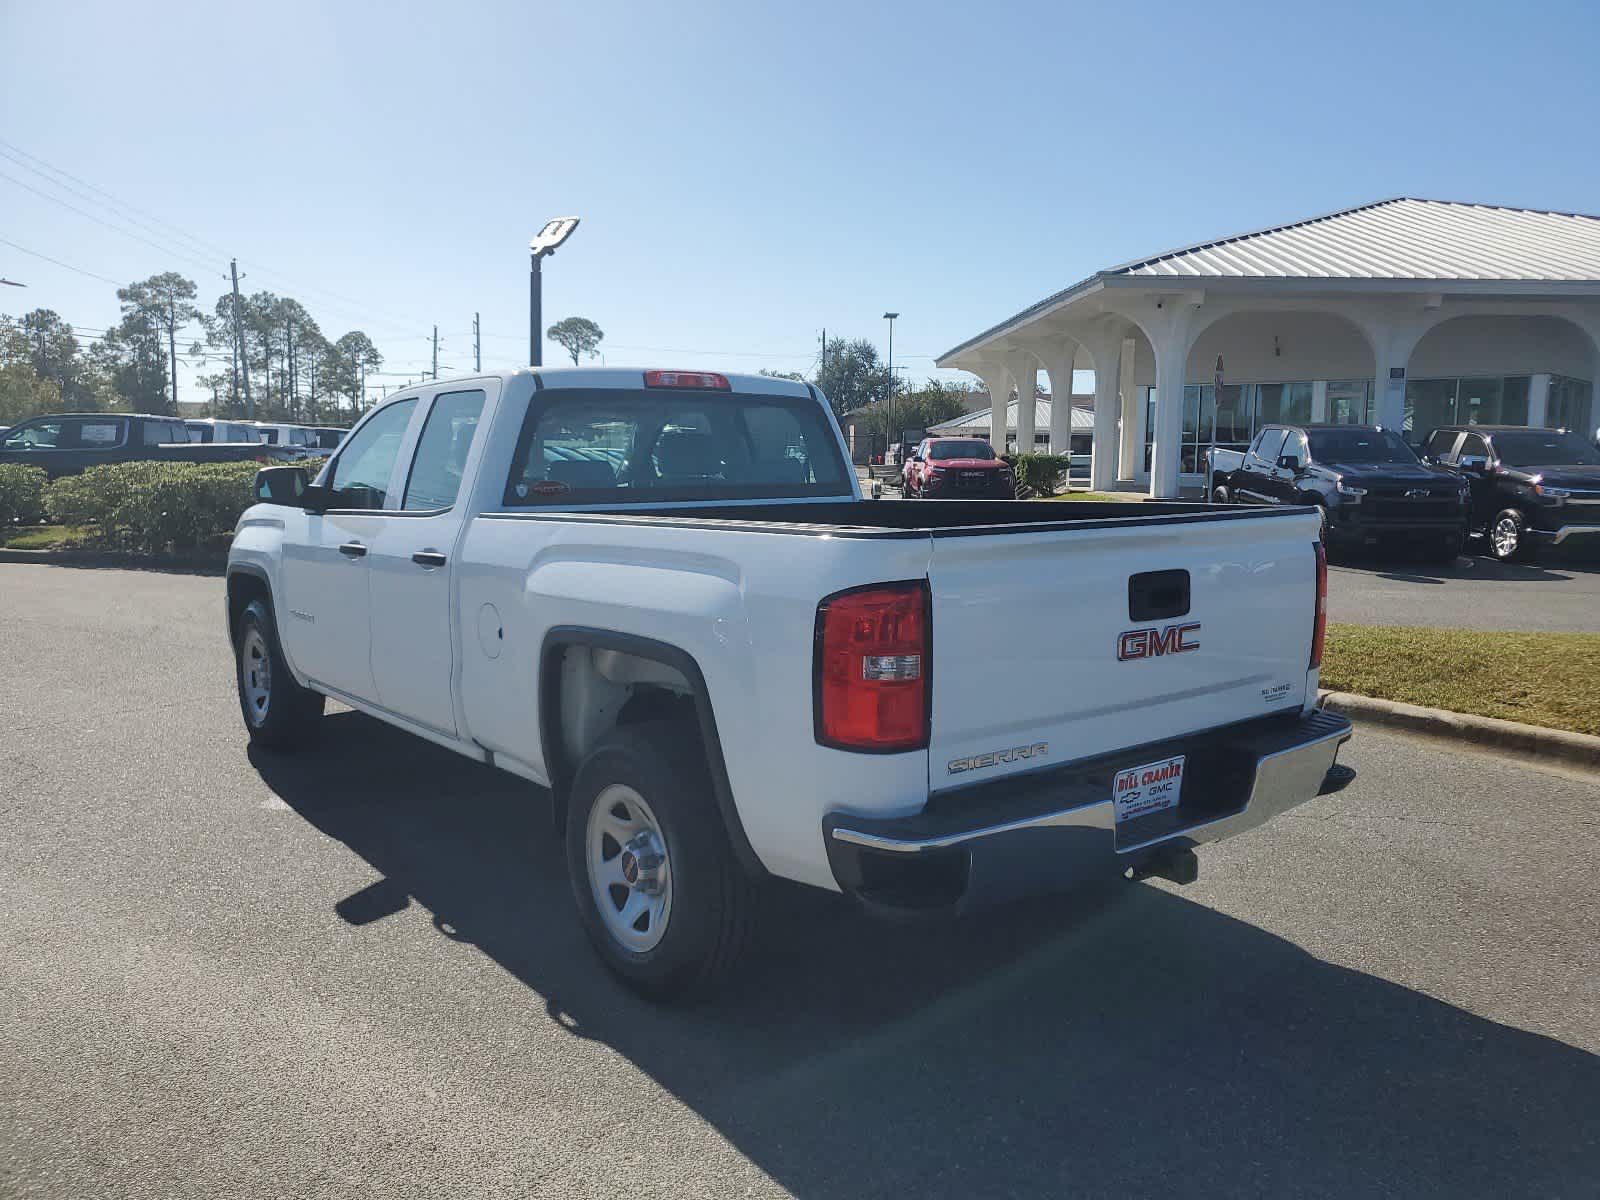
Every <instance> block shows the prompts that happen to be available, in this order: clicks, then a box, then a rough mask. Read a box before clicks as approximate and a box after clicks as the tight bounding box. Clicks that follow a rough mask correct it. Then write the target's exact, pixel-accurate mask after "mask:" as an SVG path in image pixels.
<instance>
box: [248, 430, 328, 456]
mask: <svg viewBox="0 0 1600 1200" xmlns="http://www.w3.org/2000/svg"><path fill="white" fill-rule="evenodd" d="M255 427H256V430H257V431H258V432H259V433H260V434H261V440H262V441H263V442H265V443H266V444H267V445H269V446H277V447H278V448H279V449H280V450H282V451H284V452H285V454H286V456H287V457H289V458H311V457H313V456H316V455H320V454H321V453H322V443H321V441H320V440H319V439H318V437H317V431H316V430H315V429H311V428H308V427H307V426H305V425H287V424H281V423H272V422H268V421H257V422H255Z"/></svg>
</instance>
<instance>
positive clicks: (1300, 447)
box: [1206, 425, 1468, 559]
mask: <svg viewBox="0 0 1600 1200" xmlns="http://www.w3.org/2000/svg"><path fill="white" fill-rule="evenodd" d="M1206 464H1207V476H1208V479H1207V484H1206V490H1207V492H1208V493H1209V495H1210V497H1211V499H1212V500H1213V501H1214V502H1216V503H1219V504H1231V503H1240V504H1314V505H1316V506H1317V508H1318V510H1319V511H1320V512H1321V513H1322V539H1323V541H1324V542H1325V543H1326V544H1327V545H1328V547H1329V548H1330V549H1333V548H1335V547H1339V546H1357V545H1373V544H1376V543H1377V542H1379V541H1389V540H1394V541H1400V540H1404V541H1407V542H1409V543H1411V544H1413V545H1415V546H1417V547H1418V548H1419V549H1421V550H1423V551H1424V552H1426V553H1427V554H1428V556H1429V557H1436V558H1441V559H1452V558H1454V557H1455V556H1456V555H1457V554H1459V553H1461V548H1462V545H1463V544H1464V542H1465V539H1466V520H1467V497H1468V491H1467V486H1466V484H1465V483H1464V482H1463V481H1462V480H1461V479H1460V477H1459V476H1457V475H1456V474H1454V473H1453V472H1451V471H1446V470H1444V469H1443V468H1441V467H1436V466H1430V465H1428V464H1426V463H1424V462H1422V461H1421V460H1419V459H1418V458H1417V455H1416V453H1415V451H1413V450H1412V449H1411V447H1410V446H1408V445H1406V443H1405V439H1403V438H1402V437H1401V436H1400V435H1399V434H1397V433H1395V432H1393V431H1392V430H1388V429H1383V428H1380V427H1379V426H1376V425H1266V426H1263V427H1262V429H1261V432H1260V433H1258V434H1256V439H1255V441H1253V442H1251V443H1250V449H1248V450H1246V451H1245V452H1244V453H1242V454H1241V453H1240V452H1239V451H1237V450H1222V449H1217V450H1212V451H1210V453H1209V454H1208V455H1207V458H1206Z"/></svg>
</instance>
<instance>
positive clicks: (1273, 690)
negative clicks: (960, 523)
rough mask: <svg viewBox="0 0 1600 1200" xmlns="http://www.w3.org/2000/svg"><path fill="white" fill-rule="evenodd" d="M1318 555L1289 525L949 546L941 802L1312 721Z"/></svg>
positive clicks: (936, 621)
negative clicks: (1248, 725) (1145, 752)
mask: <svg viewBox="0 0 1600 1200" xmlns="http://www.w3.org/2000/svg"><path fill="white" fill-rule="evenodd" d="M1130 507H1131V506H1130ZM1133 512H1134V513H1136V512H1137V510H1136V509H1135V510H1133ZM1131 515H1133V513H1130V516H1131ZM1316 538H1317V520H1316V517H1315V515H1314V514H1312V513H1309V512H1299V511H1286V510H1276V511H1271V510H1269V511H1267V512H1263V513H1260V514H1256V513H1249V514H1242V513H1239V512H1237V511H1231V512H1230V511H1227V510H1224V511H1222V512H1219V513H1218V514H1216V515H1215V516H1210V515H1207V516H1202V517H1199V518H1192V517H1191V518H1172V519H1168V520H1163V521H1152V522H1150V523H1148V524H1146V523H1142V522H1138V521H1129V522H1126V523H1124V522H1120V521H1119V522H1116V523H1114V524H1112V523H1107V524H1105V525H1090V526H1080V527H1077V528H1071V527H1055V528H1047V529H1031V528H1027V527H1021V528H1017V529H1014V530H993V529H990V530H961V531H949V532H942V533H936V534H935V535H934V538H933V553H932V557H931V561H930V565H929V570H928V575H929V584H930V588H931V591H932V602H933V664H932V691H933V708H932V736H931V741H930V743H929V756H928V762H929V767H928V770H929V776H930V780H929V782H930V786H931V787H932V788H933V789H935V790H938V789H941V788H948V787H955V786H960V785H962V784H966V783H978V782H982V781H986V780H990V779H994V778H997V777H998V776H1001V775H1005V774H1011V773H1015V772H1020V771H1027V770H1036V769H1038V768H1040V767H1047V766H1055V765H1058V764H1060V763H1064V762H1070V761H1072V760H1074V759H1079V758H1084V757H1087V756H1090V755H1096V754H1103V753H1107V752H1109V751H1112V750H1118V749H1122V748H1124V747H1127V746H1134V745H1139V744H1142V743H1146V742H1153V741H1157V740H1160V739H1162V738H1168V737H1176V736H1180V735H1183V734H1190V733H1195V732H1197V731H1201V730H1205V729H1210V728H1214V727H1217V726H1220V725H1226V724H1230V723H1232V722H1235V721H1242V720H1247V719H1249V718H1252V717H1261V716H1265V715H1267V714H1269V713H1273V712H1282V711H1297V710H1298V709H1299V708H1300V707H1301V706H1302V704H1303V703H1304V701H1305V698H1306V692H1307V688H1308V686H1314V682H1311V681H1310V679H1309V678H1308V670H1307V668H1308V663H1309V659H1310V652H1311V639H1312V628H1313V624H1314V617H1315V612H1314V609H1315V603H1316V555H1315V550H1314V543H1315V541H1316ZM1185 575H1186V579H1185ZM1136 576H1137V577H1139V578H1138V579H1137V580H1135V581H1134V583H1133V584H1132V586H1131V587H1130V579H1131V578H1132V577H1136ZM1185 586H1186V587H1187V593H1188V594H1187V598H1186V603H1185V597H1184V596H1183V595H1182V594H1181V592H1182V590H1183V588H1184V587H1185Z"/></svg>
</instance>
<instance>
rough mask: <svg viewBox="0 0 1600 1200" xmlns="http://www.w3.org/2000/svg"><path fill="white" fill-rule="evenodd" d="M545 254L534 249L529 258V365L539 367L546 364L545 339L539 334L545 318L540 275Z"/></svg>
mask: <svg viewBox="0 0 1600 1200" xmlns="http://www.w3.org/2000/svg"><path fill="white" fill-rule="evenodd" d="M543 257H544V255H542V254H540V253H539V252H538V251H534V252H533V254H532V255H530V256H529V258H528V365H529V366H531V367H538V366H543V365H544V355H543V354H542V353H541V351H542V350H543V349H544V346H543V341H544V339H543V338H541V337H540V336H539V322H540V321H541V320H542V319H543V314H542V313H541V311H540V309H541V307H542V300H543V297H542V296H541V295H540V292H541V291H542V290H543V288H542V284H543V281H542V280H541V278H540V276H539V260H540V259H541V258H543Z"/></svg>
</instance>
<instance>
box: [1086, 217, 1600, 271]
mask: <svg viewBox="0 0 1600 1200" xmlns="http://www.w3.org/2000/svg"><path fill="white" fill-rule="evenodd" d="M1102 274H1105V275H1131V276H1152V277H1164V278H1181V279H1195V278H1223V279H1288V278H1294V279H1416V280H1440V281H1445V280H1459V279H1483V280H1503V279H1518V280H1563V281H1568V282H1589V281H1594V280H1600V218H1597V217H1589V216H1583V215H1581V214H1578V213H1559V212H1542V211H1539V210H1537V209H1529V208H1501V207H1499V206H1496V205H1492V204H1459V203H1456V202H1454V201H1447V200H1414V199H1411V198H1409V197H1403V198H1400V199H1395V200H1380V201H1378V202H1377V203H1376V204H1364V205H1362V206H1361V207H1359V208H1350V209H1345V210H1344V211H1343V212H1336V213H1331V214H1329V215H1328V216H1323V217H1312V218H1311V219H1310V220H1306V221H1296V222H1295V223H1294V224H1292V225H1280V226H1278V227H1277V228H1274V229H1263V230H1259V231H1258V232H1255V233H1245V234H1239V235H1237V236H1235V237H1229V238H1222V239H1221V240H1219V241H1214V242H1202V243H1200V244H1199V245H1195V246H1189V247H1186V248H1184V249H1182V250H1172V251H1168V252H1167V253H1165V254H1158V255H1156V256H1155V257H1153V258H1147V259H1142V260H1139V261H1136V262H1130V263H1124V264H1123V265H1122V266H1120V267H1112V268H1111V269H1110V270H1108V271H1105V272H1102Z"/></svg>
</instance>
